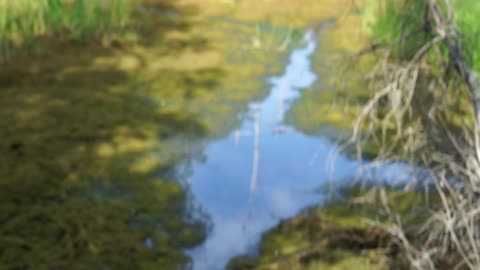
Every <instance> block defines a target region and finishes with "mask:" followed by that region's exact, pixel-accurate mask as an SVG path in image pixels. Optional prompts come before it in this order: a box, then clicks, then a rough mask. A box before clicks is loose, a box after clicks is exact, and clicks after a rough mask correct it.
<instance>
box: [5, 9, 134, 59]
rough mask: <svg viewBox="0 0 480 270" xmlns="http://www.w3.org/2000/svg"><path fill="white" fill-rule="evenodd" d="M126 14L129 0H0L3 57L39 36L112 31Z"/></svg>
mask: <svg viewBox="0 0 480 270" xmlns="http://www.w3.org/2000/svg"><path fill="white" fill-rule="evenodd" d="M127 16H128V8H127V1H126V0H15V1H11V0H0V51H1V53H0V59H1V58H3V60H5V59H8V58H10V56H11V55H12V52H13V50H14V49H16V48H19V47H24V46H32V45H34V43H35V40H36V38H38V37H40V36H45V35H52V34H64V35H66V36H67V37H70V38H71V39H74V40H84V39H87V38H90V37H99V36H101V35H104V34H106V33H111V32H113V31H116V30H118V29H120V28H121V27H123V26H124V25H125V23H126V19H127Z"/></svg>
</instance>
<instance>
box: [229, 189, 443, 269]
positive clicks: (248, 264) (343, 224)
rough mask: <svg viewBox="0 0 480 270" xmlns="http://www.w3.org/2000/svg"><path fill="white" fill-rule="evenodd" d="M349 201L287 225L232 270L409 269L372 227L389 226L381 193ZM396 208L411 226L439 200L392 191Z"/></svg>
mask: <svg viewBox="0 0 480 270" xmlns="http://www.w3.org/2000/svg"><path fill="white" fill-rule="evenodd" d="M346 195H347V198H348V199H347V200H341V201H332V202H331V203H329V204H327V205H326V206H325V207H318V208H312V209H309V210H307V211H305V212H304V213H301V214H300V215H298V216H296V217H294V218H292V219H290V220H287V221H284V222H281V223H280V224H279V225H278V226H277V227H275V228H274V229H272V230H271V231H269V232H267V233H266V234H265V236H264V237H263V240H262V244H261V247H260V255H259V257H255V258H248V257H240V258H236V259H234V260H232V261H231V263H230V264H229V269H237V270H241V269H279V270H282V269H302V270H308V269H325V270H337V269H345V270H347V269H403V268H395V267H399V265H400V263H401V261H396V258H395V257H386V256H385V255H384V252H383V251H382V249H386V250H387V251H388V248H391V247H392V243H393V242H392V238H391V237H390V236H389V235H388V233H386V232H385V231H383V230H382V229H380V228H379V227H376V226H374V225H372V222H378V223H380V224H383V225H386V226H387V225H388V224H389V222H390V221H389V217H388V215H386V214H385V212H384V207H383V205H382V203H381V200H380V197H379V196H380V195H379V191H378V190H376V189H374V190H365V189H351V190H348V191H346ZM385 195H386V197H387V198H388V199H389V200H390V202H391V208H392V210H393V211H395V212H396V213H398V214H399V215H400V216H401V217H402V219H403V221H404V225H405V228H409V227H411V226H416V225H418V224H420V222H422V221H425V218H426V206H427V205H428V203H433V202H435V201H436V202H438V198H437V197H436V196H433V195H430V196H426V195H425V194H423V193H417V192H403V191H396V190H386V191H385Z"/></svg>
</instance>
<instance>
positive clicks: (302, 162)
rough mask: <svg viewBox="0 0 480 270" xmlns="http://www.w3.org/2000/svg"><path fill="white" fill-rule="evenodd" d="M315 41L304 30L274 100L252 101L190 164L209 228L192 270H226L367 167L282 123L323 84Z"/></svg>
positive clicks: (273, 81)
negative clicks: (332, 186) (334, 185)
mask: <svg viewBox="0 0 480 270" xmlns="http://www.w3.org/2000/svg"><path fill="white" fill-rule="evenodd" d="M318 41H319V40H318V37H317V36H316V35H315V34H314V33H313V32H312V31H310V30H309V31H307V32H306V34H305V36H304V40H303V46H302V47H300V48H297V49H294V50H293V51H292V52H291V53H290V57H289V61H288V64H287V65H286V67H285V69H284V72H283V74H282V75H281V76H279V77H269V78H267V80H268V83H269V85H270V87H271V90H270V94H269V96H268V97H267V98H265V99H264V100H263V101H261V102H254V103H251V104H250V110H249V113H248V117H246V119H245V120H244V122H243V123H242V125H241V127H239V128H238V129H236V130H234V131H233V132H232V133H231V134H230V135H229V136H228V137H226V138H224V139H222V140H220V141H217V142H214V143H212V144H211V145H210V146H208V147H207V149H206V152H205V153H206V160H205V161H202V162H196V163H194V164H193V172H192V173H193V175H191V176H190V177H188V179H185V181H186V182H187V183H188V185H189V190H190V192H191V194H192V196H193V200H194V201H195V203H196V204H198V205H199V206H200V207H201V209H202V211H203V212H205V214H206V215H207V216H208V219H209V223H210V224H211V231H210V232H209V235H208V237H207V239H206V241H205V242H204V243H203V244H201V245H200V246H198V247H196V248H193V249H191V250H188V251H187V253H188V254H189V255H190V256H191V257H192V258H193V269H195V270H215V269H224V268H225V266H226V264H227V263H228V261H229V260H230V259H232V258H233V257H235V256H238V255H244V254H248V253H251V252H255V247H256V246H257V245H258V243H259V241H260V239H261V235H262V233H264V232H265V231H266V230H268V229H270V228H272V227H273V226H275V225H276V224H278V222H279V221H281V220H283V219H286V218H289V217H292V216H294V215H295V214H296V213H298V212H299V211H301V210H302V209H304V208H306V207H307V206H309V205H313V204H316V203H320V202H322V199H324V198H326V196H327V194H326V193H325V192H323V193H322V192H319V191H318V189H319V187H322V186H323V187H325V186H328V185H329V183H331V181H338V180H342V179H349V178H350V179H351V178H352V177H356V176H358V170H359V168H361V167H362V166H361V165H362V164H360V163H359V162H357V161H354V160H350V159H348V158H346V157H344V156H341V155H336V154H335V153H336V152H337V150H338V145H336V144H334V143H332V142H331V140H327V139H326V138H322V137H311V136H307V135H305V134H303V133H300V132H299V131H297V130H295V128H293V127H292V126H288V125H286V124H285V123H284V115H285V113H286V111H287V110H288V109H289V104H291V103H292V102H293V101H295V99H297V98H299V97H300V95H301V92H302V89H305V88H308V87H310V86H312V84H313V83H315V82H316V81H318V80H321V78H319V77H318V75H316V74H315V73H314V72H313V71H312V69H311V56H312V54H313V53H314V52H315V50H316V49H317V45H318ZM332 165H333V166H332Z"/></svg>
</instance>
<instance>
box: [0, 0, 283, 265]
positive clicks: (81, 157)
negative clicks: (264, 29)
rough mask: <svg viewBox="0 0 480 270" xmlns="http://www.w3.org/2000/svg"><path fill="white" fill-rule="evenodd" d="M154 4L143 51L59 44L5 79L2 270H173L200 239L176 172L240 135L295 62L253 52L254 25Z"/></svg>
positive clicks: (135, 29)
mask: <svg viewBox="0 0 480 270" xmlns="http://www.w3.org/2000/svg"><path fill="white" fill-rule="evenodd" d="M144 3H145V5H147V6H148V7H149V8H148V9H146V10H143V11H138V13H135V14H133V15H132V17H133V21H132V22H130V23H129V25H131V30H129V31H131V33H135V34H134V35H135V38H133V39H132V40H135V42H132V43H124V42H123V41H120V42H119V43H116V42H111V43H109V44H106V45H105V46H98V44H85V45H79V44H71V43H69V42H56V41H52V42H51V47H50V48H52V47H53V50H47V49H40V50H39V51H37V52H36V55H35V56H34V57H33V58H32V57H31V55H28V54H27V53H25V54H23V55H20V54H19V55H17V56H16V58H15V61H14V62H12V64H11V65H8V66H5V67H3V68H2V69H1V70H0V85H1V87H2V91H0V99H1V100H0V117H1V119H2V121H0V137H1V138H2V141H1V142H0V151H1V153H2V155H1V156H0V160H1V163H0V164H1V165H0V189H1V190H0V198H1V199H0V205H1V206H0V207H1V208H0V221H1V222H0V223H1V224H2V226H0V243H1V245H0V261H1V263H0V268H2V269H159V268H161V269H177V266H178V265H180V264H184V263H188V261H189V259H188V258H187V257H186V256H185V255H183V254H182V253H181V250H182V249H184V248H187V247H192V246H193V245H195V244H198V243H199V242H200V241H202V239H203V238H204V234H205V228H204V225H202V224H201V223H199V222H195V221H188V219H186V217H188V212H187V210H188V209H187V208H188V207H187V206H188V203H189V202H188V198H187V196H186V195H185V192H184V190H183V189H182V188H181V187H180V186H179V184H178V183H177V181H176V180H180V179H178V177H177V175H176V174H175V173H173V169H174V168H175V166H176V165H177V164H179V163H182V162H185V161H187V162H188V160H190V159H193V158H196V157H195V156H196V155H198V153H192V150H193V149H195V148H196V147H197V146H201V145H202V143H203V142H204V141H209V140H214V139H216V138H219V137H221V136H225V135H226V134H228V133H229V132H230V131H231V130H232V129H233V128H234V127H236V125H238V123H239V120H238V118H237V117H236V116H237V115H238V114H239V113H241V112H246V111H247V109H248V107H247V103H248V102H249V101H251V100H254V99H258V98H260V97H261V96H264V95H266V92H267V90H268V87H267V85H266V84H265V83H263V82H262V80H261V78H263V77H264V76H266V75H269V74H274V73H278V72H280V68H281V64H282V62H283V61H284V59H285V57H286V55H287V51H286V50H284V51H281V50H267V49H266V48H265V49H256V48H254V46H253V45H252V43H251V38H252V36H253V35H254V33H255V28H254V27H252V25H250V24H243V23H241V22H237V21H230V22H223V21H217V22H215V20H214V19H212V18H209V17H203V16H198V17H195V16H196V15H195V14H196V10H195V8H194V7H193V6H180V7H178V6H176V5H175V4H174V3H173V2H172V3H168V2H166V1H145V2H144ZM157 11H162V12H164V13H165V14H177V15H178V16H167V15H165V16H159V14H158V13H157ZM266 37H267V38H268V39H269V40H280V39H281V38H283V34H279V32H277V33H273V32H272V33H271V34H266ZM200 152H201V150H200ZM200 155H201V154H200ZM146 239H148V241H151V243H153V244H152V245H151V246H150V247H149V246H146V245H145V244H144V242H145V241H146Z"/></svg>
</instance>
